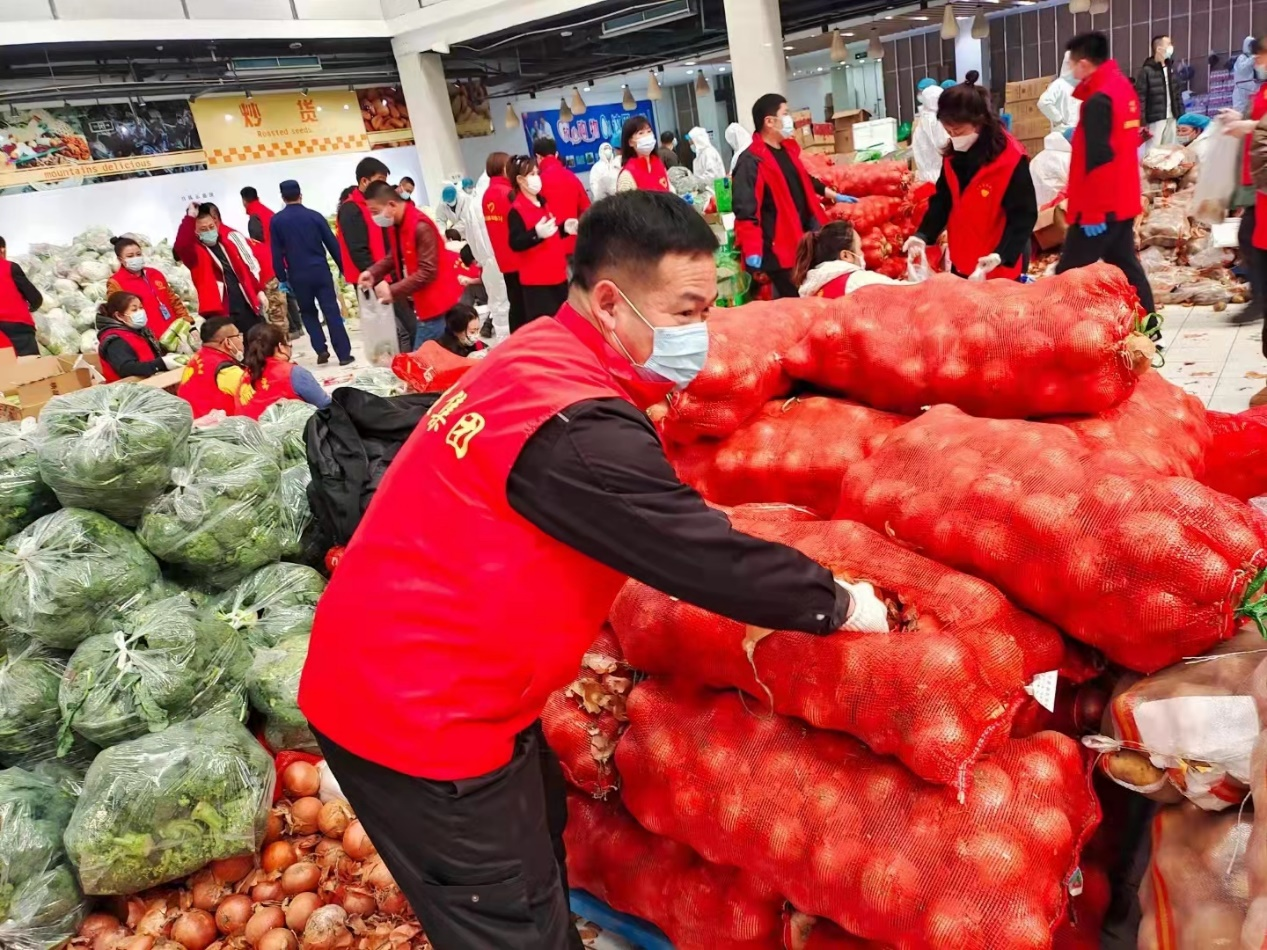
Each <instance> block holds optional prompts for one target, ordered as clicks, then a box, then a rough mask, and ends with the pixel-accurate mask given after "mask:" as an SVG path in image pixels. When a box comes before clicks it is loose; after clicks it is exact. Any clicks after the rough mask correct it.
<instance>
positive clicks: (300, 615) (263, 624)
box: [215, 562, 326, 650]
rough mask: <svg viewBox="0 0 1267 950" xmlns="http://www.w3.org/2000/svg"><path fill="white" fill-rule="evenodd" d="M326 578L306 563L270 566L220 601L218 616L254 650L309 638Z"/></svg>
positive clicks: (227, 593)
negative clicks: (238, 632)
mask: <svg viewBox="0 0 1267 950" xmlns="http://www.w3.org/2000/svg"><path fill="white" fill-rule="evenodd" d="M325 589H326V582H325V578H323V577H322V576H321V575H320V574H318V573H317V572H316V571H314V570H313V569H312V568H311V567H305V566H304V565H302V564H289V563H286V562H283V563H281V564H270V565H268V566H267V567H262V568H260V569H259V570H258V571H256V572H255V573H254V574H252V575H250V576H249V577H247V578H245V579H244V580H243V581H242V582H241V583H239V584H238V585H237V586H235V587H234V588H233V589H232V590H229V591H227V592H226V593H224V594H222V595H221V596H220V598H219V599H218V600H217V601H216V604H215V608H216V611H217V616H218V617H219V618H220V619H221V620H223V621H225V622H226V623H228V624H229V625H230V626H232V627H233V628H235V629H236V630H239V631H240V632H242V633H243V634H244V635H245V636H246V638H247V642H248V643H249V644H250V645H251V649H252V650H260V649H262V648H265V647H272V646H276V645H277V643H278V642H280V641H281V640H283V639H284V638H286V637H292V636H307V635H308V634H309V633H311V632H312V617H313V614H314V613H315V612H316V609H317V601H318V600H319V599H320V598H321V595H322V593H323V592H324V591H325Z"/></svg>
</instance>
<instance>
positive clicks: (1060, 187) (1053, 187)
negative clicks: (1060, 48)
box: [1029, 80, 1073, 208]
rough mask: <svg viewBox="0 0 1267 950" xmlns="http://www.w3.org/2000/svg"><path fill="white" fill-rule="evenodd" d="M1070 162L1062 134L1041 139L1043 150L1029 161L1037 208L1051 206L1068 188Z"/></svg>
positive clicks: (1068, 149) (1054, 132)
mask: <svg viewBox="0 0 1267 950" xmlns="http://www.w3.org/2000/svg"><path fill="white" fill-rule="evenodd" d="M1056 81H1057V82H1059V81H1060V80H1056ZM1072 160H1073V146H1072V145H1070V144H1069V142H1068V140H1067V139H1066V138H1065V136H1064V134H1063V133H1061V132H1056V131H1052V132H1048V133H1047V137H1046V138H1045V139H1043V150H1042V151H1041V152H1039V153H1038V154H1037V155H1035V156H1034V157H1033V158H1031V159H1030V160H1029V177H1030V178H1032V179H1034V197H1035V198H1036V199H1037V201H1038V207H1039V208H1042V207H1044V206H1046V205H1048V204H1051V202H1053V201H1055V200H1056V196H1057V195H1058V194H1060V193H1061V192H1062V191H1064V190H1065V189H1066V188H1067V187H1068V186H1069V164H1070V162H1071V161H1072Z"/></svg>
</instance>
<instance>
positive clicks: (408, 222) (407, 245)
mask: <svg viewBox="0 0 1267 950" xmlns="http://www.w3.org/2000/svg"><path fill="white" fill-rule="evenodd" d="M419 224H423V225H425V226H427V227H429V228H430V229H431V230H432V231H433V232H434V234H435V240H436V247H437V248H438V249H439V253H440V260H439V261H438V262H437V266H436V279H435V280H433V281H432V282H431V283H429V284H427V285H426V286H424V287H423V288H422V290H420V291H418V292H417V293H416V294H414V315H415V316H416V317H417V318H418V319H419V320H431V319H433V318H435V317H442V316H444V315H445V314H446V313H448V311H449V308H450V307H452V306H453V305H454V304H455V303H457V302H458V301H459V300H461V299H462V285H461V284H460V283H458V272H457V267H456V266H455V259H456V258H457V255H456V254H454V253H453V252H452V251H450V250H449V249H448V248H447V247H445V246H444V238H443V237H442V236H441V234H440V229H439V228H438V227H437V226H436V223H435V222H434V221H432V220H431V218H430V217H428V216H427V215H426V214H424V213H423V212H421V211H419V210H418V208H417V206H416V205H414V204H413V203H412V202H408V203H406V204H405V217H404V219H403V220H402V221H401V222H400V225H399V227H398V228H397V229H396V237H395V239H394V240H396V241H399V242H400V253H401V257H402V258H403V259H404V262H405V273H406V274H412V273H413V272H414V271H416V270H417V269H418V225H419Z"/></svg>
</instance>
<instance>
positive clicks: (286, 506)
mask: <svg viewBox="0 0 1267 950" xmlns="http://www.w3.org/2000/svg"><path fill="white" fill-rule="evenodd" d="M311 482H312V472H311V471H310V470H309V468H308V464H307V463H306V462H305V463H303V464H301V465H292V466H291V467H290V468H287V469H284V470H283V471H282V480H281V500H282V557H284V558H289V559H290V560H293V561H312V560H313V559H314V558H318V557H319V555H320V553H321V550H320V545H319V544H318V543H317V540H316V538H315V532H316V527H315V525H314V524H313V517H312V507H311V506H310V505H309V504H308V485H309V484H310V483H311Z"/></svg>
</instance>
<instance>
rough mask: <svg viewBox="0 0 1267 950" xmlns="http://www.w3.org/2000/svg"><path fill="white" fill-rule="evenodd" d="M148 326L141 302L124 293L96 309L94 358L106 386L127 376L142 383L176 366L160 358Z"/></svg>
mask: <svg viewBox="0 0 1267 950" xmlns="http://www.w3.org/2000/svg"><path fill="white" fill-rule="evenodd" d="M148 323H149V316H148V314H147V313H146V310H145V307H144V306H142V304H141V298H140V297H138V296H137V295H136V294H132V293H128V292H127V291H126V290H121V291H119V292H117V293H113V294H111V295H110V296H109V297H108V298H107V299H106V302H105V303H103V304H102V305H101V306H100V307H99V308H97V354H98V355H99V356H100V357H101V375H103V376H104V377H105V378H106V382H108V383H113V382H115V381H116V380H120V379H126V378H127V377H129V376H139V377H141V378H142V379H144V378H146V377H149V376H153V375H154V374H155V373H161V372H163V371H164V370H169V369H175V368H176V367H177V366H179V365H180V364H179V363H177V362H176V360H175V359H174V358H173V357H171V356H164V355H163V348H162V347H161V346H159V345H158V340H156V339H155V338H154V334H152V333H151V332H150V331H149V327H148Z"/></svg>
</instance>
